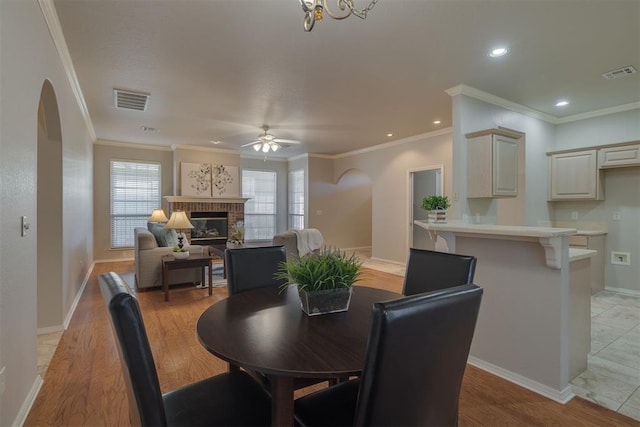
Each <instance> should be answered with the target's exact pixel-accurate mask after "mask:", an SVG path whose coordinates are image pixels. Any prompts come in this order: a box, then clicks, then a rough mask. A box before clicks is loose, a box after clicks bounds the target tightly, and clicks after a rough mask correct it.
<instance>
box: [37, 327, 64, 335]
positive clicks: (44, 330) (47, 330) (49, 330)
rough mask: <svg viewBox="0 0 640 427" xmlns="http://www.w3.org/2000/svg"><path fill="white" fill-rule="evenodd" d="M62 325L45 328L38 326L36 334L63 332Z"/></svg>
mask: <svg viewBox="0 0 640 427" xmlns="http://www.w3.org/2000/svg"><path fill="white" fill-rule="evenodd" d="M64 330H65V327H64V325H56V326H47V327H46V328H38V332H37V333H38V335H44V334H52V333H54V332H64Z"/></svg>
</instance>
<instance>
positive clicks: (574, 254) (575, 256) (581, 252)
mask: <svg viewBox="0 0 640 427" xmlns="http://www.w3.org/2000/svg"><path fill="white" fill-rule="evenodd" d="M597 253H598V251H594V250H591V249H578V248H569V262H572V261H578V260H581V259H586V258H591V257H594V256H596V254H597Z"/></svg>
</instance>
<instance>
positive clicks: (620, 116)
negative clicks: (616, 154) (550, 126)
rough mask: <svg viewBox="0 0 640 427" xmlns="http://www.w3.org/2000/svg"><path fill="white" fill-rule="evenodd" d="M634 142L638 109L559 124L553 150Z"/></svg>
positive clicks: (639, 130)
mask: <svg viewBox="0 0 640 427" xmlns="http://www.w3.org/2000/svg"><path fill="white" fill-rule="evenodd" d="M639 90H640V89H639ZM635 140H640V109H635V110H630V111H625V112H622V113H615V114H607V115H605V116H599V117H594V118H591V119H585V120H577V121H574V122H569V123H563V124H560V125H558V126H557V127H556V135H555V141H556V143H555V147H554V150H565V149H571V148H581V147H589V146H593V145H604V144H613V143H616V142H626V141H635Z"/></svg>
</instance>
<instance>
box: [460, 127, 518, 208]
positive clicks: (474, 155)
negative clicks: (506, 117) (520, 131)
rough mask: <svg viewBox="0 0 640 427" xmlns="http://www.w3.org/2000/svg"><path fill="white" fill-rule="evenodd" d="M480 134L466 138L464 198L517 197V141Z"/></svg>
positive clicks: (489, 134)
mask: <svg viewBox="0 0 640 427" xmlns="http://www.w3.org/2000/svg"><path fill="white" fill-rule="evenodd" d="M479 133H482V132H479ZM479 133H475V134H468V135H467V138H469V137H470V136H471V137H470V138H469V139H468V141H467V197H469V198H480V197H516V196H517V195H518V140H517V139H515V138H512V137H509V136H506V135H502V134H498V133H486V134H481V135H478V134H479Z"/></svg>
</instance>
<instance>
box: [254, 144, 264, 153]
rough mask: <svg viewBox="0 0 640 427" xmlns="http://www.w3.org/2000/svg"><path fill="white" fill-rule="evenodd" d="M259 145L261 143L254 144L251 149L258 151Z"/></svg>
mask: <svg viewBox="0 0 640 427" xmlns="http://www.w3.org/2000/svg"><path fill="white" fill-rule="evenodd" d="M261 145H262V144H255V145H254V146H253V149H254V150H256V151H260V146H261Z"/></svg>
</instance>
